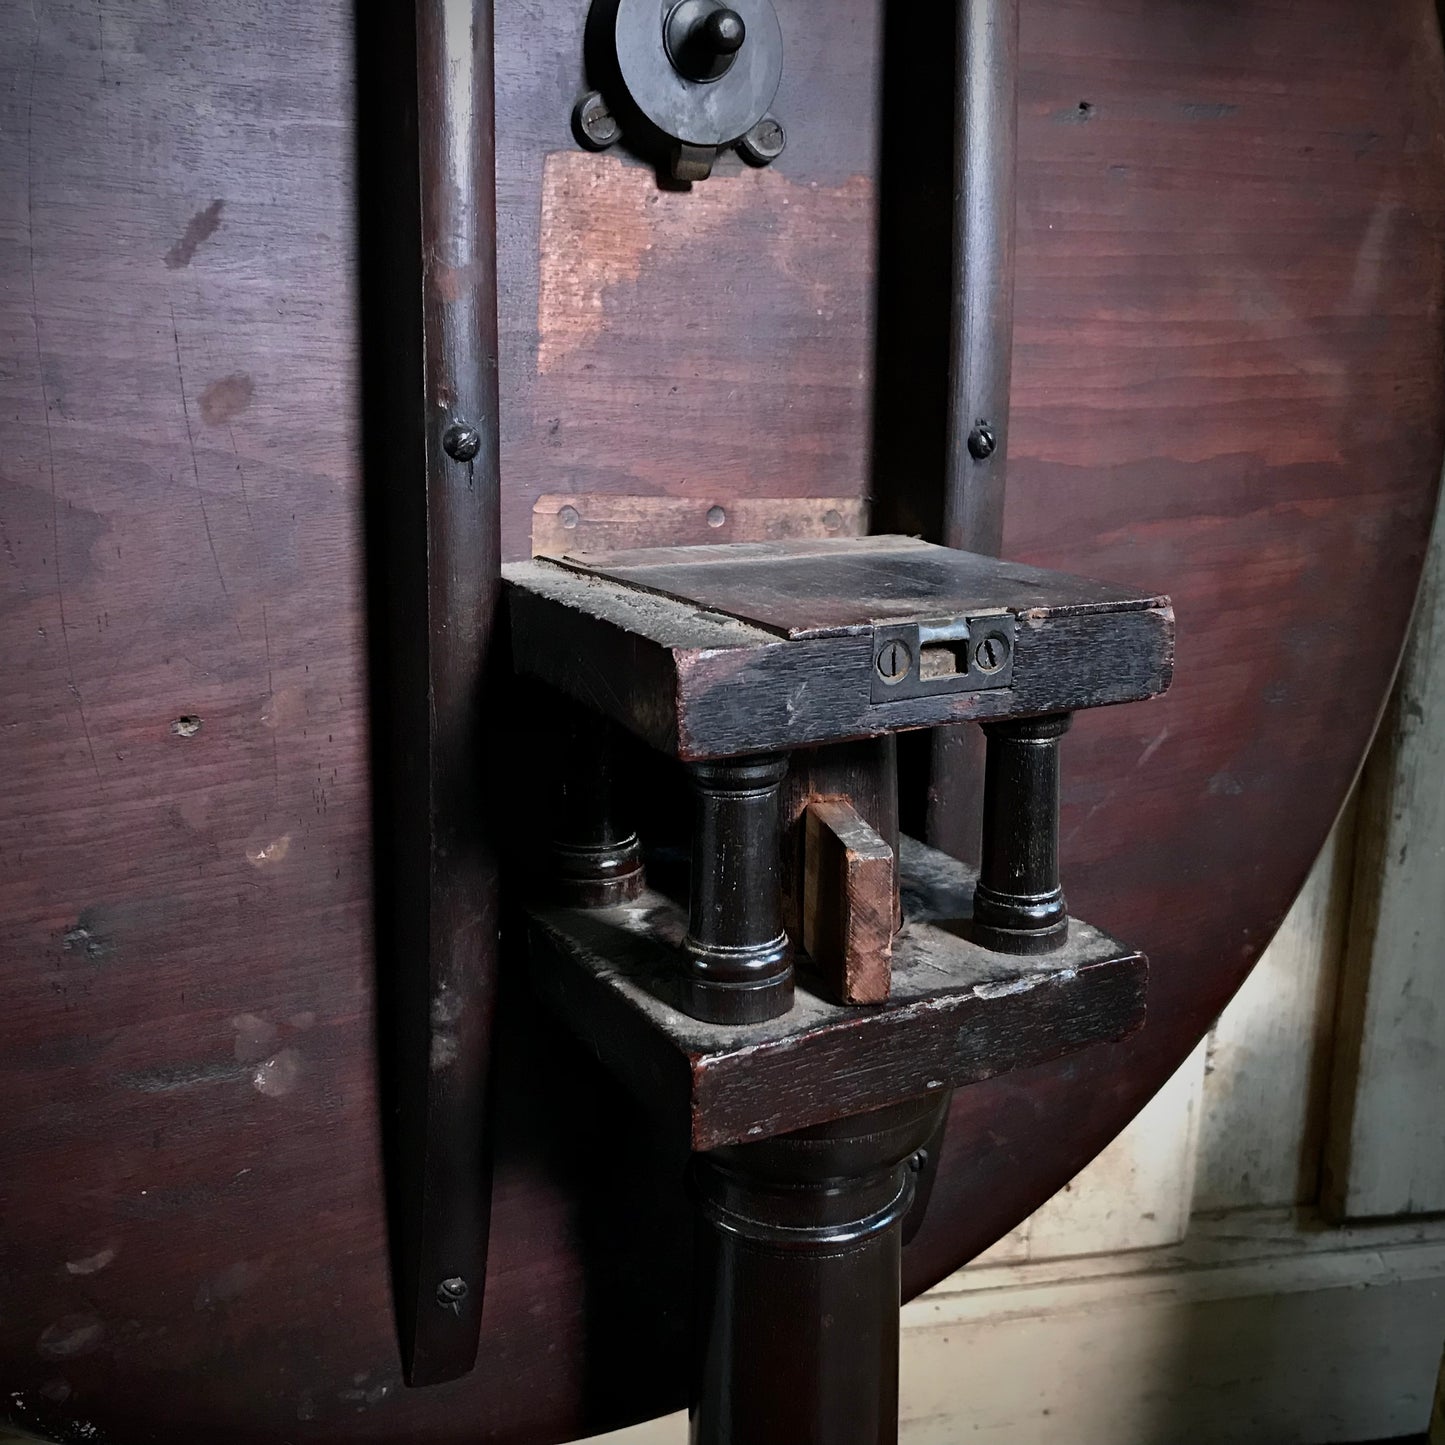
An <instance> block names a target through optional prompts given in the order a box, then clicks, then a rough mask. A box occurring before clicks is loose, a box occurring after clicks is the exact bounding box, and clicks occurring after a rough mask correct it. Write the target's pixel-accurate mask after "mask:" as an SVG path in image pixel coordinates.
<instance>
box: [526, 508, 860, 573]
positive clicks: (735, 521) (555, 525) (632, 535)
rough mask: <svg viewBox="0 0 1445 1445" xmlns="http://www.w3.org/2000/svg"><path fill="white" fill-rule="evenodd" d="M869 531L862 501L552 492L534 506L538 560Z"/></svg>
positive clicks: (796, 539)
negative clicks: (595, 553) (711, 543)
mask: <svg viewBox="0 0 1445 1445" xmlns="http://www.w3.org/2000/svg"><path fill="white" fill-rule="evenodd" d="M867 526H868V507H867V504H866V503H865V502H864V501H863V500H862V499H861V498H859V497H737V496H733V495H731V494H724V493H719V494H718V496H717V497H716V498H709V497H635V496H626V497H624V496H613V495H610V494H609V493H606V492H591V493H587V494H585V495H574V494H567V493H559V494H551V493H549V494H547V495H546V496H541V497H538V498H537V501H536V504H535V505H534V506H533V508H532V555H533V556H534V557H560V556H562V555H563V554H564V553H565V554H568V555H571V556H579V555H582V556H585V555H589V554H591V553H593V552H608V551H613V550H619V549H627V548H634V547H669V546H672V547H686V546H698V545H701V544H703V543H705V542H793V541H801V540H805V539H812V538H817V537H857V536H861V535H862V534H863V533H864V532H865V531H866V530H867Z"/></svg>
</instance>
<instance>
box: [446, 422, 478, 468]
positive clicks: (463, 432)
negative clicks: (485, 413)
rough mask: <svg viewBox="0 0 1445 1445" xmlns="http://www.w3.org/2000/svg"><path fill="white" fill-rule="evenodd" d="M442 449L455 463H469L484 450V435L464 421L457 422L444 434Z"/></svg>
mask: <svg viewBox="0 0 1445 1445" xmlns="http://www.w3.org/2000/svg"><path fill="white" fill-rule="evenodd" d="M442 448H443V450H444V451H445V452H446V454H447V455H448V456H449V457H450V458H451V459H452V460H453V461H454V462H469V461H471V460H472V458H473V457H475V456H476V454H477V453H478V452H479V451H481V449H482V434H481V432H479V431H478V430H477V429H476V427H474V426H468V425H467V423H466V422H464V421H459V422H455V423H453V424H452V425H451V426H449V427H448V428H447V429H446V431H445V433H443V435H442Z"/></svg>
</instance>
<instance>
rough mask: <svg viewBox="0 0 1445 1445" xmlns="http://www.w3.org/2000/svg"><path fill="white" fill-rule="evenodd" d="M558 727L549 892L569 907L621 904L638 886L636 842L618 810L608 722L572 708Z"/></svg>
mask: <svg viewBox="0 0 1445 1445" xmlns="http://www.w3.org/2000/svg"><path fill="white" fill-rule="evenodd" d="M559 733H560V741H559V746H558V747H557V749H556V753H557V756H558V757H559V758H560V759H561V760H562V761H561V766H562V775H561V780H560V782H559V783H558V786H557V793H556V798H555V805H554V810H553V814H552V817H551V819H550V825H551V834H552V841H551V859H552V876H551V878H550V879H549V883H550V885H551V888H552V891H553V892H554V893H555V894H556V895H557V899H558V901H559V902H561V903H565V904H567V905H569V906H570V907H573V908H605V907H608V906H609V905H611V904H615V903H626V902H628V901H629V900H631V899H633V898H636V897H637V895H638V894H639V893H640V892H641V891H642V881H643V875H642V848H641V845H640V843H639V842H638V838H637V834H636V832H635V831H634V830H633V828H632V826H631V823H630V820H628V818H627V817H626V813H625V800H624V799H623V798H622V796H621V792H622V789H621V788H620V786H619V783H620V779H619V777H618V760H617V746H616V739H615V738H614V737H613V735H612V734H613V725H612V724H611V723H609V722H608V721H607V720H606V719H605V718H600V717H597V716H596V715H595V714H591V713H583V712H580V711H579V712H578V713H577V714H576V715H575V716H573V717H572V718H570V719H569V720H568V721H567V722H566V723H565V724H564V725H563V727H562V728H560V729H559Z"/></svg>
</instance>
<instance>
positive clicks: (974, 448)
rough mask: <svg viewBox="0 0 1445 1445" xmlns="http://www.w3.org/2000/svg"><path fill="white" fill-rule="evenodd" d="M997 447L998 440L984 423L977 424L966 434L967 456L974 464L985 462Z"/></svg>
mask: <svg viewBox="0 0 1445 1445" xmlns="http://www.w3.org/2000/svg"><path fill="white" fill-rule="evenodd" d="M997 447H998V438H997V437H996V436H995V435H994V432H993V428H992V427H991V426H990V425H989V424H988V423H987V422H986V421H981V422H979V424H978V425H977V426H976V427H974V429H973V430H972V431H971V432H969V434H968V454H969V455H970V456H971V457H972V458H973V459H974V461H976V462H982V461H987V460H988V458H989V457H991V456H992V455H993V454H994V451H995V450H996V449H997Z"/></svg>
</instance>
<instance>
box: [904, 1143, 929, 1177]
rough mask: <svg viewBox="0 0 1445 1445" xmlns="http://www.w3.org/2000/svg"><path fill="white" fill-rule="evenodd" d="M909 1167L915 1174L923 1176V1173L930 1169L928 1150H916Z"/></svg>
mask: <svg viewBox="0 0 1445 1445" xmlns="http://www.w3.org/2000/svg"><path fill="white" fill-rule="evenodd" d="M908 1167H909V1168H910V1169H911V1170H912V1171H913V1172H914V1173H915V1174H922V1173H923V1171H924V1170H925V1169H926V1168H928V1150H927V1149H916V1150H914V1152H913V1153H912V1154H911V1155H910V1156H909V1159H908Z"/></svg>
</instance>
